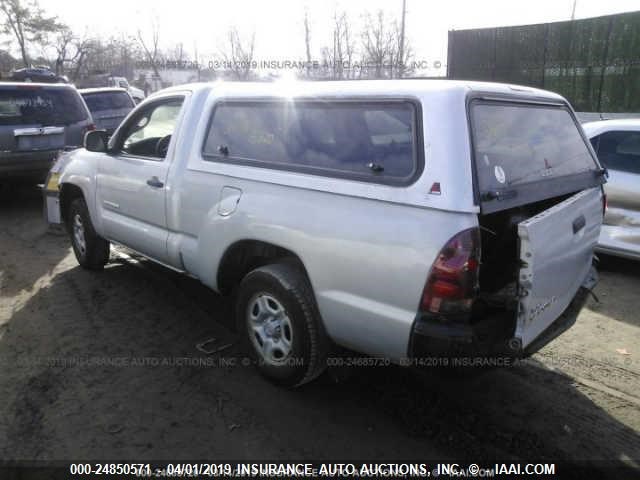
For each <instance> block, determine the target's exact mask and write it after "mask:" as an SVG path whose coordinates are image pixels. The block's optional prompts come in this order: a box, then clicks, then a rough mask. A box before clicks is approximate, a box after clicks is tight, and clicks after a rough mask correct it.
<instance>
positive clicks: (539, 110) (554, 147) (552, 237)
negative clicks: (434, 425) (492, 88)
mask: <svg viewBox="0 0 640 480" xmlns="http://www.w3.org/2000/svg"><path fill="white" fill-rule="evenodd" d="M467 116H468V122H469V133H470V139H469V141H470V147H471V148H470V152H471V158H470V159H469V160H470V161H471V163H472V166H473V175H474V185H473V188H474V196H475V198H476V203H477V205H479V210H480V211H479V213H478V225H477V227H475V228H471V229H468V230H464V231H462V232H460V233H458V234H457V235H455V236H454V237H453V238H452V239H451V240H450V241H449V242H448V243H447V244H446V245H445V246H444V247H443V248H442V250H441V251H440V254H439V255H438V256H437V258H436V260H435V262H434V264H433V265H432V267H431V271H430V272H429V276H428V279H427V281H426V284H425V287H424V291H423V294H422V299H421V303H420V308H419V312H418V315H417V317H416V321H415V323H414V329H413V335H412V339H411V345H410V355H411V356H412V357H414V358H420V357H430V358H433V357H446V358H449V359H450V358H454V359H457V360H458V361H460V360H461V359H464V362H461V363H459V364H460V365H474V364H476V365H477V364H478V363H477V361H478V360H479V361H480V362H481V363H482V362H484V361H487V359H491V358H493V359H494V360H498V359H504V358H509V359H512V358H514V357H515V358H522V357H526V356H528V355H531V354H532V353H534V352H535V351H537V350H539V349H540V348H541V347H542V346H544V345H545V344H547V343H548V342H549V341H551V340H552V339H554V338H555V337H557V336H558V335H559V334H561V333H562V332H564V331H565V330H567V329H568V328H569V327H571V325H573V323H574V322H575V320H576V317H577V315H578V313H579V312H580V310H581V308H582V306H583V305H584V302H585V300H586V297H587V295H588V293H589V292H590V291H591V289H592V288H593V287H594V286H595V284H596V283H597V273H596V271H595V269H594V267H593V259H594V257H593V250H594V247H595V245H596V243H597V240H598V236H599V232H600V226H601V224H602V217H603V212H604V205H605V197H604V194H603V190H602V184H603V183H604V181H605V171H604V170H603V169H602V168H601V167H600V165H599V163H598V160H597V158H596V156H595V154H594V152H593V150H592V149H591V147H590V145H589V142H588V140H587V139H586V137H585V135H584V132H583V131H582V129H581V127H580V126H579V123H578V122H577V120H576V118H575V115H574V112H573V111H572V109H571V107H570V106H569V105H568V104H567V103H566V102H565V101H563V100H558V101H555V100H549V99H547V98H543V99H540V100H539V101H537V100H535V99H531V98H518V97H517V96H506V95H505V96H502V95H500V94H495V93H492V94H490V95H489V94H487V95H483V94H481V93H475V94H470V95H469V96H468V98H467ZM470 362H471V363H470Z"/></svg>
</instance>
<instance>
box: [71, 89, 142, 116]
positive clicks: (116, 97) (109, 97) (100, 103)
mask: <svg viewBox="0 0 640 480" xmlns="http://www.w3.org/2000/svg"><path fill="white" fill-rule="evenodd" d="M82 96H83V97H84V101H85V102H86V104H87V107H89V111H91V112H92V113H93V112H100V111H103V110H119V109H122V108H128V109H132V108H133V107H134V104H133V101H132V100H131V97H129V95H128V94H127V93H125V92H100V93H86V94H83V95H82Z"/></svg>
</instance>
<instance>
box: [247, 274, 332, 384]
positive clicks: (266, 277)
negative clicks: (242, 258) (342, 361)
mask: <svg viewBox="0 0 640 480" xmlns="http://www.w3.org/2000/svg"><path fill="white" fill-rule="evenodd" d="M236 318H237V322H238V331H239V333H240V335H241V338H242V339H243V343H244V344H245V348H246V349H247V350H248V352H249V354H250V355H251V357H252V358H253V359H254V361H255V362H256V364H257V365H258V369H259V370H260V373H262V375H264V376H265V377H267V378H268V379H269V380H271V381H273V382H274V383H277V384H279V385H284V386H288V387H293V386H299V385H302V384H304V383H307V382H309V381H311V380H313V379H314V378H316V377H317V376H318V375H320V374H321V373H322V372H323V371H324V369H325V368H326V355H327V346H328V339H327V337H326V334H325V332H324V329H323V326H322V321H321V319H320V313H319V312H318V308H317V306H316V302H315V298H314V296H313V292H312V289H311V285H310V283H309V280H308V279H307V276H306V275H305V273H304V272H303V271H302V269H300V268H298V267H297V266H295V265H292V264H288V263H277V264H272V265H266V266H264V267H260V268H257V269H255V270H253V271H252V272H250V273H249V274H248V275H247V276H246V277H245V278H244V279H243V280H242V282H241V284H240V287H239V290H238V296H237V303H236Z"/></svg>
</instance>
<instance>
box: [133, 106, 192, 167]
mask: <svg viewBox="0 0 640 480" xmlns="http://www.w3.org/2000/svg"><path fill="white" fill-rule="evenodd" d="M182 102H183V99H172V100H169V101H166V102H162V103H156V104H153V105H150V106H149V107H148V108H145V109H144V110H142V111H141V112H139V113H138V114H136V115H135V116H134V117H133V118H132V119H131V121H130V122H129V123H128V125H127V126H126V128H125V130H124V132H123V134H122V137H121V138H122V143H121V145H122V151H123V152H124V153H127V154H129V155H136V156H143V157H149V158H151V159H157V160H162V159H164V157H166V155H167V150H168V148H169V142H170V141H171V135H172V134H173V131H174V129H175V126H176V121H177V119H178V114H179V113H180V107H181V106H182Z"/></svg>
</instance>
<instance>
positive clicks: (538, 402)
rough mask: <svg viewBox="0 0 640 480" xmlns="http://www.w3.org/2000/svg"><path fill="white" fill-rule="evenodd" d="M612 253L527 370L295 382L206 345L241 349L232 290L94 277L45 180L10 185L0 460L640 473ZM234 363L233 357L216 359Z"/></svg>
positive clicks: (157, 274) (636, 368)
mask: <svg viewBox="0 0 640 480" xmlns="http://www.w3.org/2000/svg"><path fill="white" fill-rule="evenodd" d="M605 260H606V261H605V262H604V264H603V268H602V269H601V283H600V285H599V286H598V288H597V290H596V293H597V294H598V295H599V297H600V303H595V301H593V300H590V302H589V305H588V309H586V310H585V311H583V313H582V314H581V317H580V318H579V320H578V324H577V325H576V326H575V327H574V328H573V329H572V330H571V331H569V332H568V333H566V334H565V335H563V336H562V337H560V338H559V339H557V340H556V341H555V342H554V343H552V344H551V345H550V346H548V347H546V348H545V349H544V350H543V351H542V352H541V353H540V354H537V355H535V357H534V358H533V359H532V360H531V361H529V362H527V363H526V364H523V365H519V366H517V367H513V368H508V369H503V370H498V371H496V370H494V371H489V372H486V373H483V374H481V375H479V376H474V377H471V378H442V377H441V376H438V375H435V374H432V373H426V374H424V375H416V374H414V373H412V372H410V371H407V370H403V369H400V368H397V367H388V368H369V369H363V370H361V371H358V372H356V373H355V375H353V376H352V377H351V378H350V379H348V380H343V381H340V382H336V381H335V379H334V378H332V377H331V376H329V375H324V376H323V377H321V378H320V379H319V380H318V381H316V382H315V383H312V384H311V385H308V386H305V387H304V388H301V389H298V390H295V391H287V390H283V389H279V388H276V387H274V386H272V385H270V384H269V383H266V382H265V381H263V380H262V379H261V378H260V377H259V376H258V375H257V374H256V373H255V372H254V370H253V369H252V368H248V367H245V366H243V365H242V362H241V359H242V358H243V357H242V356H241V355H239V353H238V352H237V351H236V349H235V348H236V347H235V346H232V347H230V348H228V349H226V350H225V351H224V352H223V353H219V354H212V355H208V354H206V353H203V352H201V351H200V350H198V348H197V347H196V346H197V345H198V344H199V343H201V342H204V341H206V340H207V339H210V338H215V339H216V341H215V342H213V343H212V344H211V345H208V346H222V345H225V344H228V343H233V341H234V337H233V333H232V330H231V328H230V327H231V314H230V303H229V301H228V300H227V299H224V298H221V297H219V296H217V295H215V294H214V293H212V292H210V291H208V290H207V289H206V288H204V287H202V286H201V285H199V284H198V283H197V282H196V281H194V280H191V279H189V278H186V277H182V276H180V275H177V274H174V273H172V272H170V271H168V270H165V269H163V268H161V267H158V266H156V265H154V264H152V263H150V262H148V261H145V260H142V259H138V260H136V259H135V258H132V257H124V256H120V255H117V254H112V262H111V263H110V264H109V266H108V267H107V268H106V269H105V271H104V272H101V273H91V272H87V271H84V270H82V269H80V268H79V267H78V265H77V263H76V261H75V258H74V257H73V254H72V253H71V250H70V248H69V242H68V240H67V238H66V236H64V235H62V234H61V233H60V232H56V231H52V230H51V229H49V228H48V227H47V225H46V224H45V223H44V221H43V220H42V214H41V200H40V195H39V191H38V190H37V189H35V188H25V189H21V190H18V191H9V192H8V191H6V190H5V191H2V192H1V193H0V399H2V401H0V458H2V459H22V460H34V459H37V460H51V459H58V460H77V459H95V458H102V459H104V458H110V459H123V458H127V459H131V460H160V459H174V460H176V459H194V458H199V459H209V460H214V459H221V458H225V459H231V458H232V459H256V460H293V459H313V460H331V461H335V460H336V459H345V460H346V459H351V460H354V459H360V460H377V461H383V460H391V459H395V460H398V459H401V458H402V459H409V458H411V459H416V458H423V459H425V460H440V461H450V460H456V461H459V462H463V461H468V462H482V461H487V462H488V461H491V460H493V459H495V458H500V459H501V460H516V461H518V460H521V461H524V462H529V461H573V462H578V463H580V462H586V461H589V462H594V467H596V468H601V467H605V466H611V465H626V466H628V467H629V468H631V469H638V468H640V436H639V435H638V432H639V431H640V342H639V340H640V316H639V315H638V312H639V310H640V298H639V297H638V293H639V292H640V266H639V265H638V264H634V263H633V262H624V261H616V260H614V259H605ZM229 358H236V359H238V361H239V363H238V364H237V365H236V366H231V365H229V364H226V365H225V364H224V363H222V364H221V362H222V359H229ZM198 359H201V360H202V361H201V362H200V364H198V362H196V361H194V360H198ZM207 361H208V362H210V363H211V365H210V366H206V365H205V362H207ZM627 473H628V474H629V475H631V474H632V473H631V471H628V472H627ZM636 473H637V474H638V475H640V472H636ZM594 478H595V477H594ZM618 478H621V477H618ZM637 478H640V477H637Z"/></svg>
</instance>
